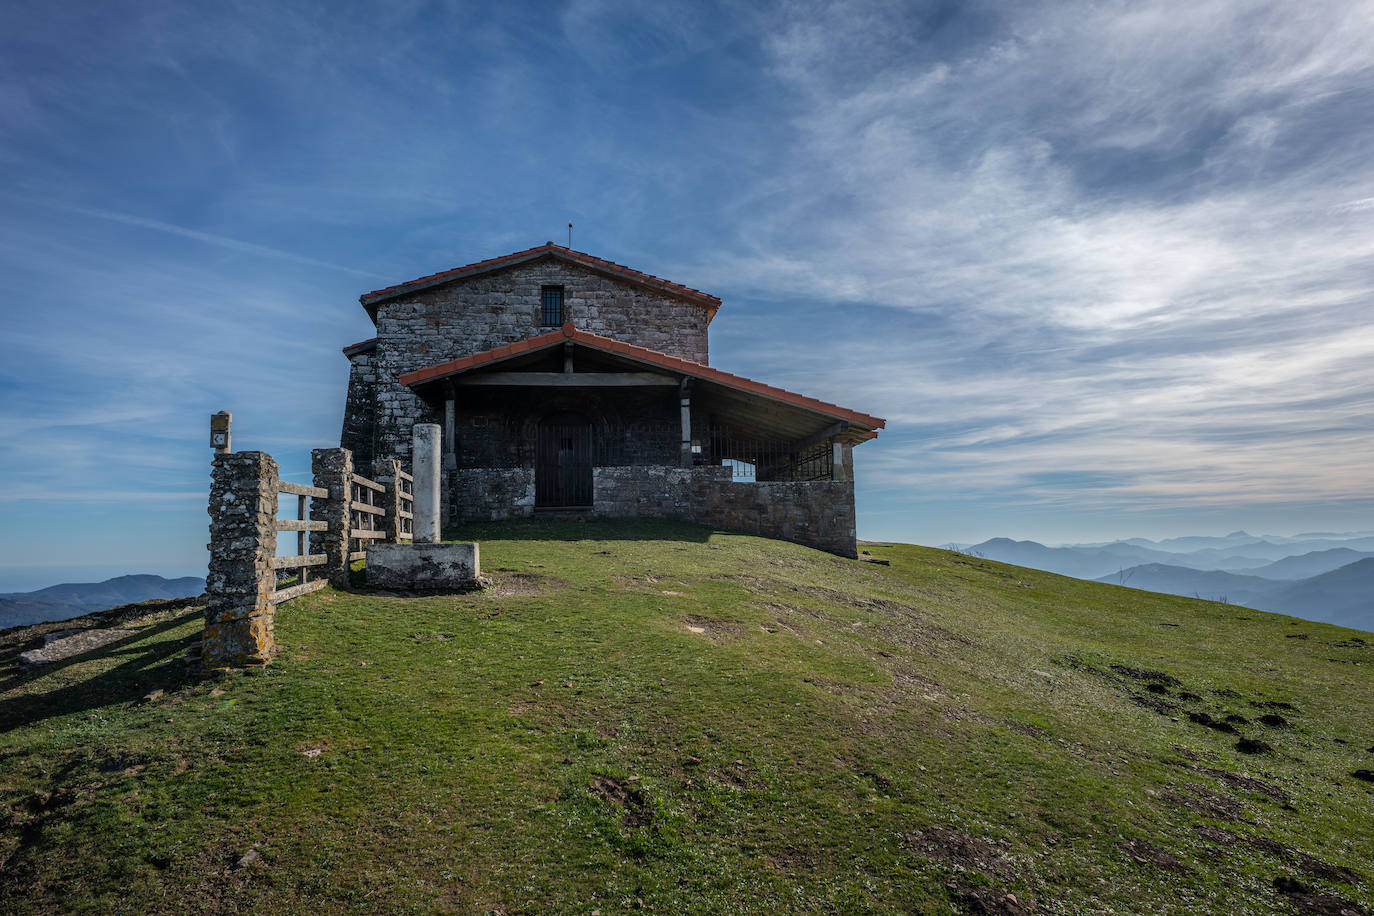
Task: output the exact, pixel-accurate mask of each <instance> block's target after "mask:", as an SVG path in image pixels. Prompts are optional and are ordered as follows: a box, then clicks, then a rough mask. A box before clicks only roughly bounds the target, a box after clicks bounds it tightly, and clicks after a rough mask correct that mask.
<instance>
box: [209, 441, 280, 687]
mask: <svg viewBox="0 0 1374 916" xmlns="http://www.w3.org/2000/svg"><path fill="white" fill-rule="evenodd" d="M278 480H279V478H278V476H277V463H276V462H275V461H273V460H272V456H271V455H268V454H266V453H265V452H236V453H224V454H219V455H216V456H215V462H214V472H213V475H212V477H211V483H210V506H209V511H210V569H209V572H208V574H207V575H206V577H205V595H206V603H205V635H204V639H203V644H204V648H203V649H202V654H201V661H202V664H203V665H204V667H205V670H207V671H209V670H213V669H215V668H244V667H248V666H252V665H265V664H267V663H268V662H269V661H271V660H272V657H273V656H274V655H276V654H277V648H276V642H275V640H274V638H273V635H272V602H271V600H270V599H271V595H272V592H273V591H274V590H275V589H276V585H277V582H276V572H275V571H274V570H273V569H272V558H273V557H275V556H276V554H277V525H276V519H277V483H278Z"/></svg>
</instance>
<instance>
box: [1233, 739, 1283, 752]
mask: <svg viewBox="0 0 1374 916" xmlns="http://www.w3.org/2000/svg"><path fill="white" fill-rule="evenodd" d="M1236 750H1238V751H1240V752H1241V753H1242V754H1272V753H1273V752H1274V747H1273V745H1271V744H1270V743H1269V742H1268V741H1261V740H1260V739H1259V738H1241V739H1240V740H1239V741H1237V742H1236Z"/></svg>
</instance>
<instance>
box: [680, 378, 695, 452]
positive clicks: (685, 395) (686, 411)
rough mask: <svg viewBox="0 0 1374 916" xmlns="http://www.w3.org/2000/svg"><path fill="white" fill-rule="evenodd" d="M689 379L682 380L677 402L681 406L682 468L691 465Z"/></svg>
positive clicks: (690, 396)
mask: <svg viewBox="0 0 1374 916" xmlns="http://www.w3.org/2000/svg"><path fill="white" fill-rule="evenodd" d="M689 381H690V380H689V379H683V380H682V387H681V389H680V394H679V396H678V401H679V404H680V405H681V407H682V460H681V464H682V466H683V467H684V468H690V467H691V466H692V390H691V388H690V387H689V385H688V383H689Z"/></svg>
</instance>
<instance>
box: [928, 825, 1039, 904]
mask: <svg viewBox="0 0 1374 916" xmlns="http://www.w3.org/2000/svg"><path fill="white" fill-rule="evenodd" d="M911 844H912V848H913V849H914V850H915V851H916V852H917V853H919V854H920V855H922V856H924V857H925V858H927V859H930V860H932V861H934V862H943V863H945V864H948V865H958V866H959V867H960V868H968V869H973V870H975V871H980V872H983V873H984V874H988V875H995V876H997V877H999V878H1009V877H1011V876H1012V875H1013V874H1015V868H1014V867H1013V866H1012V863H1011V860H1009V859H1008V858H1007V857H1006V856H1004V855H1003V854H1002V853H1001V851H1000V850H999V849H998V848H997V847H996V846H994V845H993V844H992V843H989V842H988V841H987V840H984V839H980V838H979V837H976V836H969V835H968V834H967V833H963V832H961V831H958V830H955V829H954V828H952V827H927V828H926V829H925V830H922V831H921V832H920V833H918V834H916V835H915V836H913V837H911ZM988 912H999V911H997V910H989V911H988Z"/></svg>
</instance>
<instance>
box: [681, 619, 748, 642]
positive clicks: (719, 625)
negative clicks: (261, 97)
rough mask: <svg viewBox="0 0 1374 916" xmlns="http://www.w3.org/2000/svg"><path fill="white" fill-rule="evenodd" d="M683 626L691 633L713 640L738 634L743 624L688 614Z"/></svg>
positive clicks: (736, 621)
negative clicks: (728, 634) (730, 634)
mask: <svg viewBox="0 0 1374 916" xmlns="http://www.w3.org/2000/svg"><path fill="white" fill-rule="evenodd" d="M683 626H685V627H686V628H687V629H688V630H690V631H692V632H693V633H700V634H701V635H702V636H706V637H708V638H712V639H715V638H718V637H721V636H724V635H726V634H727V633H737V632H739V631H740V630H741V629H742V628H743V627H744V624H742V623H741V622H740V621H738V620H715V619H713V618H710V617H702V616H701V615H700V614H689V615H687V619H686V621H684V623H683Z"/></svg>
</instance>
